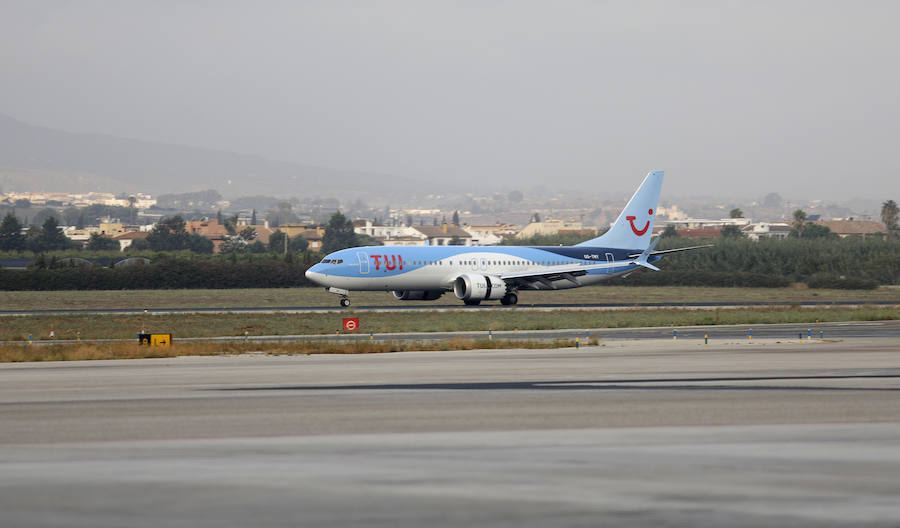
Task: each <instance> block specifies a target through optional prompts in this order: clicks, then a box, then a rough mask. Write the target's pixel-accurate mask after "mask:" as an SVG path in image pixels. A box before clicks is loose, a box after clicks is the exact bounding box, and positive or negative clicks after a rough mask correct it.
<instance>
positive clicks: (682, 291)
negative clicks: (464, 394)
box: [0, 285, 900, 310]
mask: <svg viewBox="0 0 900 528" xmlns="http://www.w3.org/2000/svg"><path fill="white" fill-rule="evenodd" d="M351 298H352V300H353V303H354V305H355V306H411V305H420V306H426V307H427V306H438V305H443V306H459V305H460V304H461V303H460V301H458V300H456V298H455V297H453V295H452V294H447V295H445V296H444V297H442V298H441V299H440V300H437V301H431V302H422V303H418V302H410V301H398V300H396V299H394V297H393V296H392V295H391V294H389V293H387V292H353V294H352V295H351ZM0 299H2V302H0V305H2V309H4V310H48V309H85V310H104V309H115V308H139V309H140V308H148V309H153V308H224V307H244V308H265V307H279V306H333V307H337V305H338V302H337V301H338V299H337V297H336V296H335V295H332V294H330V293H327V292H325V291H324V290H323V289H322V288H268V289H262V288H248V289H231V290H97V291H21V292H19V291H16V292H0ZM833 301H853V302H866V301H890V302H893V301H896V302H897V303H900V288H897V287H888V286H883V287H880V288H878V289H876V290H871V291H869V290H825V289H807V288H805V287H803V288H801V287H791V288H712V287H695V286H647V287H643V286H608V285H604V286H590V287H587V288H576V289H572V290H559V291H521V292H519V303H520V304H523V305H529V304H583V303H622V302H625V303H629V302H634V303H637V302H822V303H828V302H833Z"/></svg>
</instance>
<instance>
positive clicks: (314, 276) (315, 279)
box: [305, 268, 325, 286]
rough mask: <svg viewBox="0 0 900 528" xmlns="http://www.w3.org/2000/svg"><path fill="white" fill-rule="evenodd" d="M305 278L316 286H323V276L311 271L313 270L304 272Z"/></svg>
mask: <svg viewBox="0 0 900 528" xmlns="http://www.w3.org/2000/svg"><path fill="white" fill-rule="evenodd" d="M305 275H306V278H307V279H309V280H311V281H312V282H315V283H316V284H319V285H322V286H325V274H324V273H319V272H317V271H313V268H309V269H308V270H306V274H305Z"/></svg>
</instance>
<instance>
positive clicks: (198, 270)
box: [0, 259, 312, 291]
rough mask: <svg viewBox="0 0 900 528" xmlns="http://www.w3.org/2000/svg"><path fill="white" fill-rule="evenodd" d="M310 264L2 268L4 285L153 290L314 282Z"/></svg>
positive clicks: (196, 262)
mask: <svg viewBox="0 0 900 528" xmlns="http://www.w3.org/2000/svg"><path fill="white" fill-rule="evenodd" d="M307 267H308V266H307V265H303V264H299V263H286V262H283V261H280V260H260V261H254V262H228V261H211V260H188V259H178V260H175V259H165V260H161V261H159V262H156V263H153V264H150V265H146V266H141V265H136V266H128V267H125V268H112V269H111V268H104V267H99V266H94V267H92V268H82V267H61V268H53V269H29V270H4V269H0V290H8V291H20V290H46V291H49V290H149V289H154V290H155V289H187V288H293V287H297V286H312V284H311V283H310V282H309V281H308V280H306V277H305V276H304V273H305V272H306V269H307Z"/></svg>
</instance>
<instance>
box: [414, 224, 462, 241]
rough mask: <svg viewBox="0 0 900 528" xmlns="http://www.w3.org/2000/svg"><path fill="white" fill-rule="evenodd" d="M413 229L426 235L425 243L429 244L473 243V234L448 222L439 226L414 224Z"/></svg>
mask: <svg viewBox="0 0 900 528" xmlns="http://www.w3.org/2000/svg"><path fill="white" fill-rule="evenodd" d="M413 229H415V230H416V231H418V232H419V233H422V234H423V235H425V240H426V244H425V245H428V246H451V245H457V246H471V245H472V235H470V234H469V233H468V232H467V231H466V230H464V229H462V228H460V227H457V226H452V225H448V224H446V223H445V224H443V225H439V226H413ZM454 242H456V243H455V244H454Z"/></svg>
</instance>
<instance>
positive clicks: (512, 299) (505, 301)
mask: <svg viewBox="0 0 900 528" xmlns="http://www.w3.org/2000/svg"><path fill="white" fill-rule="evenodd" d="M517 302H519V296H518V295H516V294H515V293H507V294H506V295H504V296H503V297H502V298H501V299H500V304H502V305H504V306H509V305H512V304H516V303H517Z"/></svg>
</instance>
